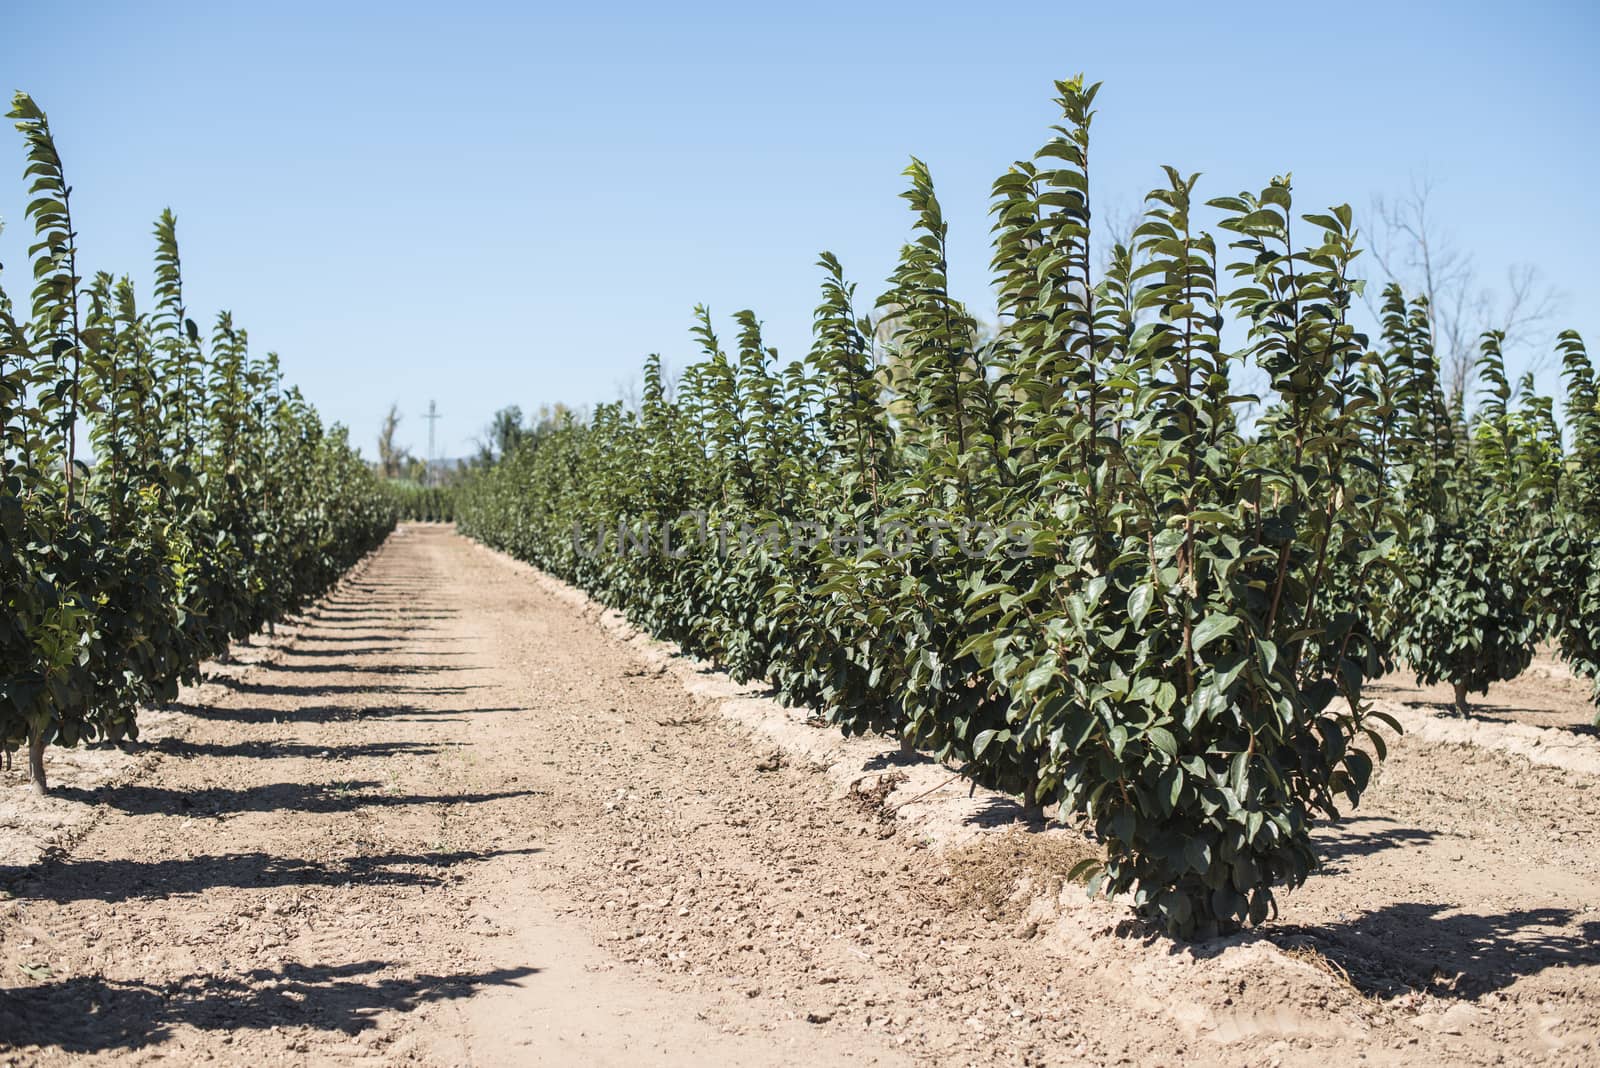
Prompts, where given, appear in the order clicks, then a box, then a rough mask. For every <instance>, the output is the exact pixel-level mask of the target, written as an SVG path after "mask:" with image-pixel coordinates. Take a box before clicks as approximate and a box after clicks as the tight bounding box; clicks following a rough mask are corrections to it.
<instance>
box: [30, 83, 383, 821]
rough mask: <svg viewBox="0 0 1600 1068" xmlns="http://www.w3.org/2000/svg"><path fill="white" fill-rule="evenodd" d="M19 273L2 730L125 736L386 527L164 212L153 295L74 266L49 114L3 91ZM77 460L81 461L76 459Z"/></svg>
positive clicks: (371, 496)
mask: <svg viewBox="0 0 1600 1068" xmlns="http://www.w3.org/2000/svg"><path fill="white" fill-rule="evenodd" d="M10 116H11V118H13V119H15V120H16V122H17V128H18V129H19V130H20V131H21V132H22V134H23V136H24V138H25V140H26V144H27V160H28V163H27V170H26V177H27V179H28V182H29V187H28V194H29V203H28V206H27V213H26V214H27V217H28V219H29V220H30V221H31V222H32V224H33V230H34V235H35V236H34V241H33V243H32V244H31V246H30V248H29V250H28V255H29V259H30V261H31V267H32V278H33V288H32V291H31V295H30V299H29V302H28V305H27V307H26V308H25V309H18V308H17V307H16V306H15V305H14V304H13V302H12V300H11V298H10V297H9V296H7V295H6V293H5V291H4V290H0V428H3V429H0V433H3V436H4V437H3V442H0V596H3V598H4V603H5V613H4V619H3V621H0V743H3V745H4V747H5V749H6V750H7V751H8V752H9V751H11V750H14V749H16V748H18V747H20V746H26V747H27V750H28V757H29V767H30V771H31V774H32V777H33V781H34V785H35V788H36V789H38V790H39V791H40V792H43V790H44V788H45V772H44V752H45V747H46V746H47V745H48V744H49V743H51V742H54V743H56V744H60V745H76V744H78V743H80V742H87V741H97V740H111V741H115V740H119V739H122V738H127V737H133V736H135V735H136V734H137V721H136V714H137V712H138V710H139V709H140V708H141V707H145V706H148V705H150V704H153V703H161V702H165V701H170V700H171V699H172V698H174V697H175V696H176V694H177V688H178V685H179V684H180V683H181V682H185V681H193V680H195V679H196V678H197V676H198V666H199V665H200V663H201V662H202V661H204V660H206V659H208V658H212V657H215V656H218V655H220V654H222V653H224V652H225V651H226V650H227V649H228V647H229V644H230V643H231V642H233V641H239V640H247V639H248V638H249V636H250V635H252V634H254V633H255V632H257V631H258V630H260V629H261V628H263V627H264V626H267V625H270V624H271V623H273V622H274V621H277V620H281V619H283V618H284V617H285V616H287V615H289V614H291V613H293V612H296V611H298V610H300V609H301V608H303V607H304V606H305V605H307V604H308V603H309V602H310V601H311V600H312V599H314V598H315V597H317V596H319V595H320V594H322V593H323V592H324V591H325V590H326V589H327V588H328V587H329V586H330V585H331V584H332V583H333V582H334V581H335V580H336V579H337V578H338V577H339V575H340V574H342V573H343V572H344V571H345V570H346V569H347V568H348V567H349V566H350V565H351V564H352V563H354V562H355V561H356V560H357V559H359V558H360V557H361V556H362V555H363V554H364V553H366V552H368V551H369V550H370V549H372V548H373V547H374V546H375V545H376V544H378V542H380V541H381V540H382V539H383V537H384V536H385V535H386V534H387V533H388V531H389V530H390V529H391V528H392V527H393V524H394V504H393V502H392V500H391V499H390V498H388V497H387V496H385V495H384V494H383V493H382V492H381V490H380V487H379V485H378V482H377V480H376V479H375V478H374V477H373V476H372V474H371V472H370V471H369V470H368V468H367V466H366V465H365V463H363V462H362V461H361V459H360V457H359V456H358V455H357V454H356V452H355V451H354V450H353V449H352V448H351V446H350V444H349V442H348V441H347V439H346V435H345V432H344V430H343V429H342V428H340V427H337V426H335V427H332V428H329V427H326V426H324V425H323V423H322V421H321V419H320V418H319V417H318V415H317V412H316V410H315V409H314V408H312V407H311V405H309V404H308V403H307V402H306V401H305V399H304V398H303V397H302V396H301V395H300V394H299V392H298V391H297V390H294V389H292V388H285V387H284V386H283V384H282V380H281V374H280V371H279V367H278V360H277V357H276V356H275V355H273V354H270V353H269V354H267V355H266V356H265V357H257V356H256V355H254V354H252V352H251V351H250V348H249V339H248V336H247V334H246V332H245V331H244V330H243V329H242V328H240V327H239V326H238V325H236V324H235V323H234V322H233V320H232V318H231V316H230V315H229V314H228V313H226V312H223V313H221V314H219V315H218V316H217V317H216V319H215V321H214V324H213V326H212V328H211V330H210V335H209V338H207V337H205V336H204V335H203V333H202V331H201V329H200V327H199V325H198V324H197V323H196V322H195V320H194V319H192V318H190V315H189V311H188V308H187V305H186V303H185V300H184V293H183V279H182V273H181V265H180V260H179V255H178V244H177V237H176V222H175V220H174V218H173V216H172V214H171V212H163V213H162V215H161V217H160V219H159V220H158V222H157V224H156V228H155V243H156V253H155V293H154V303H153V307H152V308H150V309H149V310H145V309H143V308H141V306H140V304H139V302H138V299H137V293H136V290H135V287H134V285H133V283H132V281H131V280H130V279H129V278H128V277H126V276H122V277H114V276H112V275H109V274H105V273H100V274H96V275H94V276H93V277H92V278H88V279H85V278H84V277H82V276H81V275H80V269H79V265H78V235H77V232H76V231H75V230H74V228H73V221H72V211H71V196H72V191H71V187H70V186H69V185H68V184H67V181H66V178H65V175H64V172H63V168H62V162H61V159H60V156H59V155H58V153H57V151H56V147H55V143H54V141H53V139H52V137H51V133H50V127H49V123H48V121H47V119H46V116H45V114H44V113H43V112H42V111H41V110H40V109H39V108H38V106H37V105H36V104H35V103H34V102H33V100H32V99H30V98H29V97H28V96H27V95H26V94H23V93H18V94H17V96H16V98H15V101H14V103H13V107H12V110H11V113H10ZM86 456H88V457H90V458H91V459H85V457H86Z"/></svg>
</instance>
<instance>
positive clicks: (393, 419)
mask: <svg viewBox="0 0 1600 1068" xmlns="http://www.w3.org/2000/svg"><path fill="white" fill-rule="evenodd" d="M399 429H400V405H398V404H391V405H389V411H388V414H386V415H385V416H384V417H383V426H382V427H381V428H380V429H379V430H378V463H379V465H380V466H381V467H382V468H383V477H384V478H399V477H400V476H401V475H403V474H404V473H405V469H406V460H407V459H408V458H409V456H408V454H409V452H410V449H409V448H408V447H407V446H405V445H396V444H395V443H394V435H395V432H396V431H397V430H399Z"/></svg>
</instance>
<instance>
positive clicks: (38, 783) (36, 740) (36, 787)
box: [28, 727, 50, 797]
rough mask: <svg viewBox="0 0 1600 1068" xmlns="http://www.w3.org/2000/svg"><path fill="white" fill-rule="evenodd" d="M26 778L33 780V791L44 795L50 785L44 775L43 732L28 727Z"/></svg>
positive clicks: (41, 795)
mask: <svg viewBox="0 0 1600 1068" xmlns="http://www.w3.org/2000/svg"><path fill="white" fill-rule="evenodd" d="M28 778H30V779H32V780H33V792H34V793H36V794H38V795H39V796H40V797H44V796H45V795H46V794H48V793H49V792H50V785H49V783H47V782H46V781H45V777H44V732H43V731H40V730H37V729H36V728H33V727H29V728H28Z"/></svg>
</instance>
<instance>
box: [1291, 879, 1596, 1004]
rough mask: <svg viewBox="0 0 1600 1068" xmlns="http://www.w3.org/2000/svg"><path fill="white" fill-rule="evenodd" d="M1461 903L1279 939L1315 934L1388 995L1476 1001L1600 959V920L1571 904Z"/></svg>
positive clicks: (1379, 914)
mask: <svg viewBox="0 0 1600 1068" xmlns="http://www.w3.org/2000/svg"><path fill="white" fill-rule="evenodd" d="M1454 908H1455V906H1452V905H1444V904H1422V903H1417V902H1400V903H1397V904H1393V905H1388V906H1386V907H1384V908H1381V909H1377V910H1375V911H1372V912H1369V913H1367V914H1365V915H1363V916H1359V917H1356V918H1355V919H1352V920H1348V921H1344V922H1339V923H1330V924H1321V925H1316V926H1303V927H1298V928H1286V929H1284V930H1283V931H1280V932H1276V933H1275V934H1274V936H1273V940H1274V941H1281V940H1282V938H1283V936H1285V935H1299V936H1300V937H1301V938H1302V939H1309V940H1310V941H1311V942H1312V943H1314V944H1315V946H1316V948H1317V949H1318V950H1319V951H1321V953H1322V955H1323V956H1325V957H1327V958H1328V959H1329V960H1331V961H1333V962H1334V963H1336V964H1338V965H1339V966H1340V967H1341V968H1343V969H1344V970H1345V971H1346V972H1348V973H1349V975H1350V979H1351V981H1352V982H1353V983H1354V984H1355V985H1356V986H1357V988H1359V989H1360V990H1362V991H1363V992H1364V993H1367V994H1375V995H1378V996H1381V997H1393V996H1395V995H1398V994H1403V993H1405V992H1407V991H1410V990H1425V991H1427V992H1428V993H1430V994H1434V995H1436V996H1438V997H1449V998H1466V999H1471V998H1476V997H1479V996H1481V995H1483V994H1486V993H1488V992H1490V991H1493V990H1500V989H1503V988H1504V987H1507V986H1510V985H1511V984H1512V983H1514V982H1516V981H1517V980H1518V979H1520V978H1522V977H1523V976H1528V975H1536V974H1538V973H1539V972H1542V971H1544V970H1545V969H1547V968H1557V967H1582V966H1592V965H1600V921H1589V922H1586V923H1583V924H1581V925H1576V924H1574V922H1573V921H1574V918H1575V917H1576V915H1577V913H1575V912H1574V911H1573V910H1572V909H1560V908H1542V909H1517V910H1514V911H1510V912H1500V913H1491V914H1479V913H1464V912H1455V911H1452V910H1453V909H1454ZM1445 913H1449V915H1445Z"/></svg>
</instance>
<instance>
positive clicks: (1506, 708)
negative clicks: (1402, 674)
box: [1397, 701, 1600, 738]
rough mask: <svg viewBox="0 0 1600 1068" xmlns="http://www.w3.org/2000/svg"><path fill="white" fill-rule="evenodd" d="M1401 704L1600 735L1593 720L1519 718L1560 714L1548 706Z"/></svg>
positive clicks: (1446, 716)
mask: <svg viewBox="0 0 1600 1068" xmlns="http://www.w3.org/2000/svg"><path fill="white" fill-rule="evenodd" d="M1397 703H1398V704H1402V705H1405V706H1406V707H1407V708H1414V709H1417V710H1418V711H1422V712H1431V713H1432V714H1434V715H1435V716H1438V717H1439V718H1440V719H1443V720H1473V721H1475V722H1478V723H1499V724H1508V723H1521V724H1522V725H1523V726H1527V727H1538V728H1539V729H1540V730H1546V731H1562V732H1563V733H1566V734H1576V735H1579V736H1581V737H1585V738H1600V727H1597V726H1595V724H1593V723H1525V722H1524V721H1522V720H1519V719H1517V718H1516V717H1517V716H1519V715H1522V716H1559V715H1563V713H1562V712H1559V711H1556V710H1554V709H1549V708H1519V707H1515V706H1511V705H1469V706H1467V710H1466V711H1465V712H1460V711H1458V710H1457V709H1456V706H1455V705H1453V704H1451V703H1450V702H1448V701H1399V702H1397Z"/></svg>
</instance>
